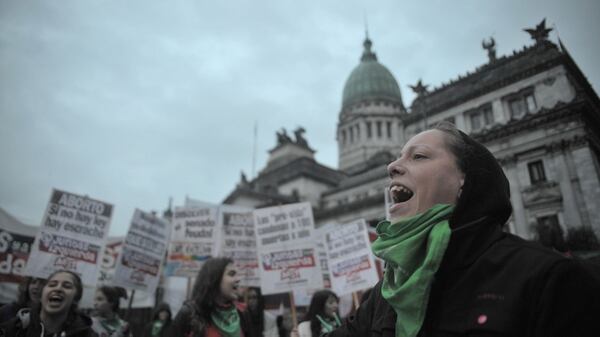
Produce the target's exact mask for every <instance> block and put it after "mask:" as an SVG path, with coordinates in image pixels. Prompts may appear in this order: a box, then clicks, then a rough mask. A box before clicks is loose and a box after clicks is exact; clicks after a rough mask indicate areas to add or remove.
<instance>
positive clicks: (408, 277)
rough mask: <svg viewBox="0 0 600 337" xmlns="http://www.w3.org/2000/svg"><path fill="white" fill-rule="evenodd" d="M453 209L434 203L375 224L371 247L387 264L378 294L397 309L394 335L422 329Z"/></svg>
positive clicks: (409, 336)
mask: <svg viewBox="0 0 600 337" xmlns="http://www.w3.org/2000/svg"><path fill="white" fill-rule="evenodd" d="M453 210H454V206H453V205H434V206H433V207H431V208H430V209H428V210H427V211H425V212H424V213H421V214H417V215H415V216H412V217H409V218H405V219H402V220H400V221H398V222H396V223H394V224H392V223H390V222H389V221H382V222H380V223H379V224H378V225H377V229H376V230H377V234H378V236H379V237H378V238H377V240H375V242H373V245H372V249H373V253H374V254H375V255H376V256H378V257H380V258H382V259H383V260H384V261H385V262H386V263H387V265H386V269H385V274H384V278H383V284H382V287H381V295H382V296H383V298H384V299H385V300H386V301H387V302H388V303H389V304H390V305H391V306H392V308H393V309H394V311H395V312H396V316H397V318H396V337H414V336H416V335H417V333H419V330H420V329H421V325H422V324H423V319H424V318H425V312H426V310H427V303H428V300H429V291H430V289H431V283H432V281H433V276H434V275H435V273H436V272H437V270H438V268H439V267H440V263H441V262H442V258H443V257H444V253H445V252H446V248H447V247H448V242H449V241H450V233H451V231H450V225H449V224H448V219H449V218H450V215H451V214H452V211H453Z"/></svg>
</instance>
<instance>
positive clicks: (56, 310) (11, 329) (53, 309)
mask: <svg viewBox="0 0 600 337" xmlns="http://www.w3.org/2000/svg"><path fill="white" fill-rule="evenodd" d="M82 293H83V286H82V283H81V279H80V278H79V276H78V275H77V274H75V273H73V272H71V271H66V270H59V271H56V272H54V273H52V274H51V275H50V277H48V282H46V283H45V285H44V286H43V288H42V293H41V298H40V302H39V303H34V304H33V306H32V307H31V308H23V309H21V310H19V312H18V313H17V316H16V317H15V318H13V319H11V320H9V321H7V322H4V323H2V324H0V336H6V337H26V336H27V337H29V336H36V337H37V336H44V337H62V336H68V337H93V336H96V335H95V334H94V332H93V331H92V328H91V326H92V320H91V319H90V318H89V317H88V316H86V315H84V314H83V313H81V312H79V311H78V310H77V304H78V302H79V300H81V295H82Z"/></svg>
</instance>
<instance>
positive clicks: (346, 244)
mask: <svg viewBox="0 0 600 337" xmlns="http://www.w3.org/2000/svg"><path fill="white" fill-rule="evenodd" d="M325 247H326V249H327V257H328V265H329V274H330V278H331V288H332V289H333V291H334V292H335V293H336V294H338V295H340V296H341V295H344V294H349V293H352V292H354V291H359V290H363V289H365V288H369V287H372V286H374V285H375V284H376V283H377V282H378V281H379V276H378V275H377V269H376V267H375V262H374V259H373V254H372V252H371V245H370V241H369V235H368V232H367V225H366V223H365V221H364V220H362V219H361V220H357V221H354V222H351V223H348V224H344V225H339V226H336V227H334V228H331V229H329V230H327V231H326V233H325Z"/></svg>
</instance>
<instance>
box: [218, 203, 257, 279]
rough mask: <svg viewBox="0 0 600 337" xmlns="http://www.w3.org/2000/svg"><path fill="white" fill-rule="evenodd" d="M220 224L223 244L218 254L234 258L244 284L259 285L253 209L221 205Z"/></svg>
mask: <svg viewBox="0 0 600 337" xmlns="http://www.w3.org/2000/svg"><path fill="white" fill-rule="evenodd" d="M218 225H219V227H220V228H221V244H220V253H219V254H218V255H219V256H224V257H229V258H231V259H232V260H233V262H234V264H235V266H236V268H237V271H238V273H239V275H240V284H241V285H242V286H246V287H259V286H260V275H259V270H258V257H257V256H256V235H255V234H254V216H253V213H252V209H249V208H242V207H238V206H231V205H221V206H220V207H219V221H218Z"/></svg>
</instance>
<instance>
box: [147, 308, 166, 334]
mask: <svg viewBox="0 0 600 337" xmlns="http://www.w3.org/2000/svg"><path fill="white" fill-rule="evenodd" d="M161 311H167V312H168V313H169V319H168V320H167V321H166V322H164V324H163V326H162V328H161V329H160V332H159V334H158V335H159V336H160V337H167V336H169V334H168V331H169V328H170V326H171V323H172V318H171V317H172V313H171V307H169V305H168V304H167V303H160V304H158V305H157V306H156V308H155V309H154V312H153V313H152V321H150V323H148V324H146V326H145V327H144V334H143V337H152V328H153V327H154V322H156V321H158V314H159V313H160V312H161Z"/></svg>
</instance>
